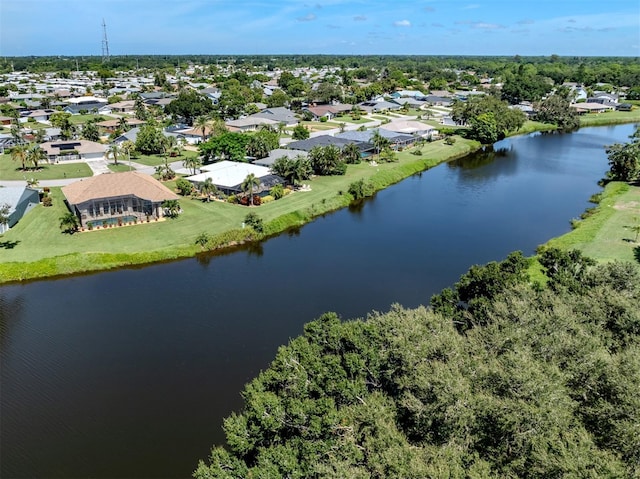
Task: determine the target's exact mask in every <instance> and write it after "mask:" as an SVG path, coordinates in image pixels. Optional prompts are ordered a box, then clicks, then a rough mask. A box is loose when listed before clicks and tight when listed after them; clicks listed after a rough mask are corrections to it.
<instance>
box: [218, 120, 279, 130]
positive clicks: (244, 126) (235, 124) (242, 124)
mask: <svg viewBox="0 0 640 479" xmlns="http://www.w3.org/2000/svg"><path fill="white" fill-rule="evenodd" d="M224 124H225V125H226V127H227V129H228V130H229V131H256V130H258V129H259V128H260V127H261V126H262V125H268V126H272V127H276V128H277V127H278V124H279V123H278V122H277V121H275V120H272V119H269V118H262V117H254V116H247V117H245V118H240V119H238V120H229V121H226V122H225V123H224Z"/></svg>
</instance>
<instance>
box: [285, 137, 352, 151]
mask: <svg viewBox="0 0 640 479" xmlns="http://www.w3.org/2000/svg"><path fill="white" fill-rule="evenodd" d="M350 143H354V141H352V140H347V139H345V138H338V137H337V136H330V135H320V136H314V137H311V138H307V139H306V140H298V141H292V142H291V143H289V144H287V148H289V149H293V150H303V151H311V150H312V149H313V148H315V147H316V146H336V147H338V148H339V149H340V150H342V149H343V148H344V147H345V146H347V145H348V144H350Z"/></svg>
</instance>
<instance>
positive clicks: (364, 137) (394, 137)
mask: <svg viewBox="0 0 640 479" xmlns="http://www.w3.org/2000/svg"><path fill="white" fill-rule="evenodd" d="M376 132H378V134H379V135H380V136H382V137H383V138H385V139H387V140H388V141H389V145H390V146H391V148H393V149H398V148H404V147H407V146H410V145H412V144H413V143H415V141H416V139H417V138H416V137H415V136H413V135H407V134H403V133H397V132H395V131H390V130H385V129H384V128H371V129H369V130H365V131H357V130H353V131H344V132H342V133H336V138H342V139H345V140H350V141H352V142H355V143H358V144H365V143H366V144H368V145H371V150H373V135H374V134H375V133H376Z"/></svg>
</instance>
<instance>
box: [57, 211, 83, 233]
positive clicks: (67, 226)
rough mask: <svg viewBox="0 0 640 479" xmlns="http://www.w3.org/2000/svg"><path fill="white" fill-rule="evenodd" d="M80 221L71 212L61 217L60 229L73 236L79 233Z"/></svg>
mask: <svg viewBox="0 0 640 479" xmlns="http://www.w3.org/2000/svg"><path fill="white" fill-rule="evenodd" d="M79 227H80V220H78V217H77V216H76V215H74V214H73V213H71V212H70V211H69V212H67V213H65V214H64V215H62V216H61V217H60V229H61V230H62V231H64V232H65V233H69V234H73V233H75V232H76V231H78V228H79Z"/></svg>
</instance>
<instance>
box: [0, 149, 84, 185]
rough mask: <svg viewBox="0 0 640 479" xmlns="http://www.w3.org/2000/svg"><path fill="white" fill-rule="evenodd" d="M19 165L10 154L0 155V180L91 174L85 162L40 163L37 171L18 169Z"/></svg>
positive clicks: (75, 176) (79, 176) (47, 178)
mask: <svg viewBox="0 0 640 479" xmlns="http://www.w3.org/2000/svg"><path fill="white" fill-rule="evenodd" d="M20 167H21V165H20V164H19V163H16V162H15V161H13V160H12V159H11V155H10V154H8V153H5V154H4V155H0V180H24V179H29V178H35V179H36V180H58V179H61V178H84V177H86V176H91V175H93V172H92V171H91V168H89V166H88V165H87V164H86V163H60V164H57V165H48V164H46V163H45V164H42V165H41V168H39V169H38V171H33V170H27V171H23V170H21V169H20Z"/></svg>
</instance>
